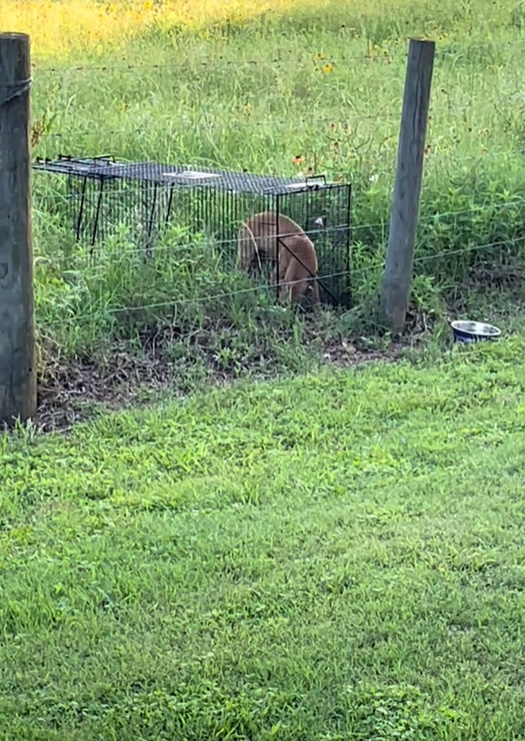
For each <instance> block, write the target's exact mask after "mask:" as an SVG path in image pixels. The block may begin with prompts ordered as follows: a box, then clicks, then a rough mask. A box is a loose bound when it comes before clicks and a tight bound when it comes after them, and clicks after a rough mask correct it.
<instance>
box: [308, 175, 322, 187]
mask: <svg viewBox="0 0 525 741" xmlns="http://www.w3.org/2000/svg"><path fill="white" fill-rule="evenodd" d="M319 180H322V181H323V183H322V184H323V185H326V175H309V176H308V177H306V178H305V179H304V182H305V184H306V186H307V187H309V188H313V187H315V186H316V185H318V184H319V183H318V182H316V181H319ZM312 181H313V182H312Z"/></svg>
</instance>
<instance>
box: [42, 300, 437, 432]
mask: <svg viewBox="0 0 525 741" xmlns="http://www.w3.org/2000/svg"><path fill="white" fill-rule="evenodd" d="M428 321H429V320H428V317H425V316H424V315H422V314H418V313H416V312H410V313H409V316H408V324H407V327H408V333H407V335H406V336H405V337H404V338H401V339H400V340H398V341H395V342H391V343H390V344H389V345H388V346H387V347H386V349H378V343H377V341H376V342H373V341H367V340H366V339H364V338H360V339H338V340H336V339H331V340H329V341H326V342H324V343H323V346H322V349H321V353H320V355H321V358H320V362H322V363H327V364H328V363H329V364H331V365H332V366H336V367H352V366H356V365H359V364H362V363H367V362H371V361H393V360H396V359H398V358H399V356H400V354H401V351H402V349H403V348H404V347H406V346H407V344H408V343H410V344H412V345H413V344H414V343H415V342H417V341H418V339H420V338H421V336H422V335H424V334H426V331H427V329H428V328H429V327H428ZM222 329H223V331H224V328H222ZM216 330H217V328H216V327H215V328H213V330H211V329H210V331H209V332H202V333H199V334H198V335H196V336H195V337H193V338H192V342H193V343H194V344H195V345H197V346H198V350H199V353H200V357H201V358H202V359H203V361H204V366H205V371H206V372H205V376H206V379H205V380H206V383H208V384H209V385H210V386H211V385H221V384H225V383H228V382H232V381H234V380H236V379H239V378H242V377H245V376H246V375H247V374H251V375H253V376H259V377H261V376H264V375H266V376H268V375H270V374H271V371H269V370H268V367H270V368H273V371H274V373H275V374H277V372H278V371H279V370H281V372H282V370H285V369H284V368H280V369H279V366H278V365H277V362H275V363H274V364H273V366H272V364H271V363H270V364H268V355H267V352H266V351H265V350H263V349H260V350H258V349H257V348H250V351H249V352H248V353H247V357H246V359H245V361H244V362H243V363H242V364H241V365H240V366H239V365H237V366H236V367H235V368H233V369H228V368H224V367H222V366H220V365H219V364H218V362H217V356H216V353H215V352H213V351H212V350H211V349H210V345H211V342H210V337H211V333H212V331H216ZM178 335H179V332H178V331H176V330H175V331H174V328H173V327H170V326H166V327H164V328H162V329H160V330H158V329H157V330H155V331H149V332H145V333H144V334H143V336H142V337H141V341H140V344H139V346H137V343H135V344H134V345H131V343H119V344H115V345H113V346H111V347H110V348H109V349H107V350H106V351H105V352H104V354H103V355H102V354H101V355H100V356H99V357H97V358H73V359H63V358H60V356H59V354H57V353H56V351H54V350H53V349H52V348H49V347H47V348H44V352H43V355H44V360H43V363H42V370H41V373H40V378H39V386H38V412H37V414H36V417H35V419H34V420H33V422H34V424H35V425H36V427H37V428H38V429H39V430H41V431H43V432H49V431H52V430H55V431H67V430H68V429H70V428H71V426H72V425H73V424H75V423H77V422H79V421H81V420H85V419H87V418H89V417H90V416H92V415H93V414H95V413H96V412H97V411H99V410H100V409H102V408H105V409H120V408H124V407H127V406H131V405H134V406H137V405H139V404H141V403H143V402H144V401H151V400H152V399H153V398H155V396H157V397H158V396H160V394H162V393H163V392H164V393H165V392H170V393H180V394H184V393H188V391H189V388H187V387H186V386H185V384H184V372H185V368H184V360H182V361H177V360H173V358H172V357H171V356H170V352H169V349H170V346H171V343H172V342H173V340H174V338H175V337H177V336H178ZM314 342H315V348H314V347H313V344H314ZM306 345H307V346H310V345H312V354H315V355H317V356H319V343H318V340H317V337H316V336H314V335H313V334H312V337H310V338H308V339H307V340H306Z"/></svg>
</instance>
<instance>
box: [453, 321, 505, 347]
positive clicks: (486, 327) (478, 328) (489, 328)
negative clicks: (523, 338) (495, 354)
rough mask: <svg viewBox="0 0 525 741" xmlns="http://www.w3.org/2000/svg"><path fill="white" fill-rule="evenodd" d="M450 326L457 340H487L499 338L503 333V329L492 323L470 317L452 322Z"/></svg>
mask: <svg viewBox="0 0 525 741" xmlns="http://www.w3.org/2000/svg"><path fill="white" fill-rule="evenodd" d="M450 326H451V327H452V334H453V335H454V340H455V341H456V342H486V341H488V340H497V339H498V338H499V337H500V335H501V329H498V327H494V325H492V324H485V323H484V322H473V321H470V320H468V319H465V320H458V321H455V322H451V323H450Z"/></svg>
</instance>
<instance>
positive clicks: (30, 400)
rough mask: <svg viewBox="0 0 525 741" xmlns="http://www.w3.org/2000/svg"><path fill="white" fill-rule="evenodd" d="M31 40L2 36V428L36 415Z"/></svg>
mask: <svg viewBox="0 0 525 741" xmlns="http://www.w3.org/2000/svg"><path fill="white" fill-rule="evenodd" d="M30 77H31V64H30V43H29V36H27V35H26V34H19V33H2V34H0V423H7V424H13V422H14V420H15V419H20V420H21V421H26V420H27V419H29V418H30V417H32V416H33V415H34V414H35V412H36V368H35V333H34V318H33V250H32V243H31V192H30V174H31V171H30V167H31V165H30V152H29V89H30V85H31V79H30Z"/></svg>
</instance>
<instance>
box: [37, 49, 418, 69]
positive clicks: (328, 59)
mask: <svg viewBox="0 0 525 741" xmlns="http://www.w3.org/2000/svg"><path fill="white" fill-rule="evenodd" d="M406 56H407V55H406V53H405V54H398V55H393V54H391V53H390V52H385V51H383V50H381V51H379V52H378V53H377V54H375V55H374V54H356V55H346V54H345V55H344V56H340V55H337V56H335V55H330V54H323V56H322V57H316V56H312V57H304V58H303V59H302V60H299V61H304V62H313V63H314V64H317V65H321V70H322V65H323V64H332V65H334V66H335V65H338V64H340V63H341V62H350V61H356V60H363V59H364V60H367V61H372V62H377V61H385V62H387V63H388V62H391V61H392V60H394V59H406ZM292 62H293V63H294V64H295V65H297V62H298V59H297V54H296V53H295V52H292V53H291V54H290V56H289V57H278V58H277V59H241V60H239V59H224V58H223V57H218V58H217V59H212V61H210V60H204V61H200V62H192V63H193V64H197V65H200V66H202V67H216V65H217V64H221V65H225V66H231V67H235V68H236V69H239V67H243V66H252V67H255V66H258V65H260V66H261V67H266V66H275V67H281V66H282V65H283V64H291V63H292ZM140 69H151V70H165V69H177V70H180V62H179V63H176V62H173V63H171V64H147V63H146V64H144V63H140V64H100V65H89V64H80V65H72V66H67V67H56V66H54V67H41V66H40V65H39V64H38V63H35V64H33V70H34V71H35V72H37V73H46V74H47V73H51V74H61V73H63V72H111V71H112V70H119V71H121V72H136V71H137V70H140ZM321 70H320V71H321Z"/></svg>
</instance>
